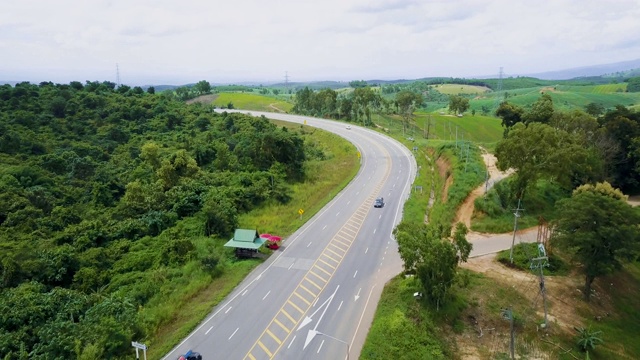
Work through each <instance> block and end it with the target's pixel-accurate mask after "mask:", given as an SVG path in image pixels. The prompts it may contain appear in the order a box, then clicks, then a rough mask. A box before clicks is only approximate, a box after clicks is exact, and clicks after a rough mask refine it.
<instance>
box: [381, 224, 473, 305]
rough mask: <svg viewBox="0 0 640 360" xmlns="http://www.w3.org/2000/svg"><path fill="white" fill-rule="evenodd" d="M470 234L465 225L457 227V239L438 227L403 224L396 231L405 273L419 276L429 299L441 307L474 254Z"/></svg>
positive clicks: (455, 235) (455, 233) (455, 234)
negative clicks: (459, 265)
mask: <svg viewBox="0 0 640 360" xmlns="http://www.w3.org/2000/svg"><path fill="white" fill-rule="evenodd" d="M466 234H467V228H466V226H465V225H464V224H462V223H458V224H457V226H456V230H455V232H454V235H453V239H449V238H448V235H449V234H446V233H442V232H441V231H440V230H439V228H438V227H437V226H429V225H425V224H412V223H407V222H402V223H400V224H398V226H397V227H396V228H395V229H394V235H395V236H396V239H397V240H398V251H399V252H400V257H401V258H402V260H403V261H404V268H405V270H406V271H408V272H414V273H415V274H416V277H417V278H418V279H419V280H420V282H421V284H422V287H423V290H424V293H425V295H426V296H427V298H428V299H429V300H431V301H432V302H433V303H435V304H436V306H437V307H439V306H440V304H441V303H442V302H443V301H444V300H445V299H446V295H447V293H448V291H449V289H450V288H451V286H452V285H453V282H454V281H455V279H456V275H457V269H458V264H459V263H460V262H466V261H467V258H468V257H469V254H470V252H471V249H472V245H471V244H470V243H469V242H468V241H467V239H466Z"/></svg>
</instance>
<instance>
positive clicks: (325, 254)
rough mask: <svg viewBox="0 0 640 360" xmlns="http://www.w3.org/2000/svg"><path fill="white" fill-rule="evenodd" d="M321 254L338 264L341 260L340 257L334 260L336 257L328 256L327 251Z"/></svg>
mask: <svg viewBox="0 0 640 360" xmlns="http://www.w3.org/2000/svg"><path fill="white" fill-rule="evenodd" d="M322 255H324V256H326V257H327V258H328V259H330V260H331V261H335V262H337V263H338V264H340V261H341V260H342V259H340V260H336V259H334V258H332V257H331V256H329V254H327V253H322Z"/></svg>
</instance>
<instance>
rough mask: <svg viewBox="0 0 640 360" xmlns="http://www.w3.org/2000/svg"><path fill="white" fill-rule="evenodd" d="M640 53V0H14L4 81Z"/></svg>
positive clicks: (445, 69)
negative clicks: (118, 74)
mask: <svg viewBox="0 0 640 360" xmlns="http://www.w3.org/2000/svg"><path fill="white" fill-rule="evenodd" d="M637 58H640V0H631V1H626V0H620V1H616V0H607V1H604V0H602V1H601V0H537V1H533V0H504V1H489V0H462V1H461V0H443V1H435V0H314V1H311V0H231V1H222V0H209V1H196V0H55V1H53V0H51V1H50V0H15V1H11V0H3V1H2V4H1V5H0V80H4V81H21V80H27V81H31V82H40V81H53V82H58V83H68V82H69V81H73V80H79V81H82V82H84V81H85V80H100V81H102V80H109V81H116V64H118V67H119V72H120V80H121V82H122V83H125V84H130V85H145V84H176V85H177V84H185V83H189V82H196V81H198V80H203V79H204V80H208V81H210V82H212V83H221V82H224V83H228V82H243V81H255V82H258V83H260V82H263V83H270V82H278V81H284V80H285V72H287V73H288V76H289V81H292V82H296V81H311V80H344V81H349V80H356V79H364V80H368V79H385V80H391V79H401V78H403V79H416V78H422V77H430V76H452V77H474V76H483V75H495V76H497V74H498V71H499V68H500V67H504V73H505V74H506V75H507V76H509V75H512V76H513V75H521V74H531V73H536V72H543V71H550V70H561V69H566V68H573V67H580V66H588V65H596V64H606V63H612V62H619V61H626V60H633V59H637Z"/></svg>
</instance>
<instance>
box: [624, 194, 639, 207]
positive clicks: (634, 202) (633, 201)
mask: <svg viewBox="0 0 640 360" xmlns="http://www.w3.org/2000/svg"><path fill="white" fill-rule="evenodd" d="M627 202H628V203H629V204H631V206H640V195H635V196H629V199H628V200H627Z"/></svg>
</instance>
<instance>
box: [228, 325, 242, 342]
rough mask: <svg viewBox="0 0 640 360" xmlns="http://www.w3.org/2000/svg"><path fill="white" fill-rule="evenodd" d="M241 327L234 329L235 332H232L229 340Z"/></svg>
mask: <svg viewBox="0 0 640 360" xmlns="http://www.w3.org/2000/svg"><path fill="white" fill-rule="evenodd" d="M239 329H240V328H237V329H236V331H234V332H233V334H231V336H229V340H231V338H232V337H233V335H235V334H236V333H237V332H238V330H239Z"/></svg>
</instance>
